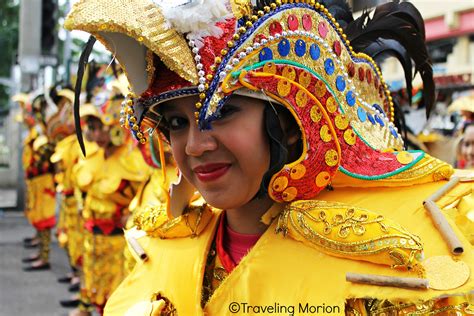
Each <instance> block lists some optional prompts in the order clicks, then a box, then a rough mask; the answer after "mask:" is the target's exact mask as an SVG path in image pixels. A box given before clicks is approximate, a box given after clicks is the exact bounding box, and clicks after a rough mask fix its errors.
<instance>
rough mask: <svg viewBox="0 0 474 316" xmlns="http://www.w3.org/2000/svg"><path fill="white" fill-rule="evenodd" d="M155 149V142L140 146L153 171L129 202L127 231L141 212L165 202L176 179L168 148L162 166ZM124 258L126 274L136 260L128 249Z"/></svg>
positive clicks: (156, 135) (174, 166) (174, 167)
mask: <svg viewBox="0 0 474 316" xmlns="http://www.w3.org/2000/svg"><path fill="white" fill-rule="evenodd" d="M155 137H159V136H158V134H155ZM157 141H159V140H157ZM157 147H158V146H157V142H156V143H155V144H154V143H153V142H148V143H146V144H143V145H141V146H140V150H141V152H142V155H143V158H144V160H145V162H146V163H147V164H148V165H150V166H151V167H152V168H153V171H152V173H151V174H150V176H149V178H148V179H147V180H146V181H145V182H143V183H142V184H141V185H140V187H139V188H138V191H137V194H136V195H135V197H134V198H133V200H132V201H131V202H130V205H129V209H130V213H131V214H130V216H129V218H128V220H127V224H126V226H125V228H126V229H127V230H129V229H131V228H132V227H133V226H134V225H135V224H134V222H135V218H136V217H137V216H140V213H141V212H143V211H146V209H147V207H149V206H159V205H161V204H163V203H166V202H167V200H168V198H167V196H168V191H167V190H168V187H169V185H170V183H171V182H173V181H174V180H175V178H176V174H177V171H176V165H175V163H174V161H173V158H172V157H171V153H170V150H169V148H166V150H165V151H164V152H163V154H164V157H163V158H164V159H163V161H164V162H165V163H164V164H162V163H160V156H159V155H160V153H159V151H158V148H157ZM163 168H164V169H163ZM126 236H127V235H126ZM132 238H133V237H132ZM124 256H125V272H126V273H127V274H128V273H130V272H131V271H132V270H133V268H134V267H135V264H136V258H135V257H134V256H133V250H132V251H130V249H129V248H128V247H126V248H125V252H124Z"/></svg>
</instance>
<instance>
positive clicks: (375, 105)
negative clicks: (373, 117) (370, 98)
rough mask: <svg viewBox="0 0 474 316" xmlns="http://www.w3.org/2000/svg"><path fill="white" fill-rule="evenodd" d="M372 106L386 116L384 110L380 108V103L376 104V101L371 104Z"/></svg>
mask: <svg viewBox="0 0 474 316" xmlns="http://www.w3.org/2000/svg"><path fill="white" fill-rule="evenodd" d="M372 107H373V108H374V109H376V110H379V111H380V114H382V115H383V116H387V115H386V114H385V111H384V110H383V109H382V107H381V106H380V105H378V104H377V103H374V104H372Z"/></svg>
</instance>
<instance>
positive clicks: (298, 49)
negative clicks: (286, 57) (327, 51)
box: [295, 39, 306, 57]
mask: <svg viewBox="0 0 474 316" xmlns="http://www.w3.org/2000/svg"><path fill="white" fill-rule="evenodd" d="M295 53H296V56H298V57H302V56H304V54H305V53H306V43H305V42H304V41H303V40H301V39H299V40H297V41H296V43H295Z"/></svg>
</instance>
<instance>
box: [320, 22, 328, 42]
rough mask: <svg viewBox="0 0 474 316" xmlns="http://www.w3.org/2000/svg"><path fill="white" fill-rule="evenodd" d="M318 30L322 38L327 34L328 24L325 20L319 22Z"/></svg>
mask: <svg viewBox="0 0 474 316" xmlns="http://www.w3.org/2000/svg"><path fill="white" fill-rule="evenodd" d="M318 32H319V35H321V37H322V38H326V35H327V34H328V25H327V24H326V23H325V22H319V24H318Z"/></svg>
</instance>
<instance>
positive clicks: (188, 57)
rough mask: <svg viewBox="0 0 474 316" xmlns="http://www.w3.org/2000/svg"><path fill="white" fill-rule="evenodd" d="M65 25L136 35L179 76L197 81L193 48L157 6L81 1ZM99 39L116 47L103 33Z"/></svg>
mask: <svg viewBox="0 0 474 316" xmlns="http://www.w3.org/2000/svg"><path fill="white" fill-rule="evenodd" d="M64 27H65V28H66V29H68V30H73V29H74V30H81V31H85V32H88V33H92V34H97V33H99V32H104V31H105V32H119V33H121V34H124V35H127V36H129V37H130V38H135V39H136V40H137V41H138V42H140V43H141V44H143V45H144V46H146V47H147V48H148V49H149V50H151V51H153V52H154V53H155V54H156V55H158V56H159V57H160V60H161V61H163V63H164V64H165V65H166V66H167V67H168V68H169V69H171V70H173V71H174V72H176V73H177V74H178V75H179V76H180V77H183V78H184V79H186V80H188V81H190V82H192V83H197V82H198V73H197V70H196V64H195V63H194V57H193V54H192V52H191V48H190V47H189V46H188V43H187V41H186V40H185V38H184V36H183V35H182V34H180V33H179V32H178V31H177V30H176V29H174V28H170V27H169V23H168V22H167V21H166V19H165V17H164V15H163V13H162V12H161V10H160V9H159V8H158V6H154V5H148V4H147V2H135V1H125V2H123V3H122V5H120V6H118V5H113V4H112V3H110V2H109V3H107V2H103V5H102V4H101V5H98V4H97V2H96V1H82V2H81V3H80V4H79V3H78V5H76V6H74V7H73V8H72V10H71V12H70V13H69V15H68V17H67V18H66V21H65V22H64ZM98 39H99V40H100V41H101V42H102V43H103V44H104V45H105V46H106V47H107V49H108V50H110V51H111V52H114V51H115V50H116V49H115V47H112V43H111V42H110V41H107V40H105V38H102V37H101V36H98ZM119 55H120V54H119ZM119 59H120V58H119ZM120 61H121V62H122V60H120Z"/></svg>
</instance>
